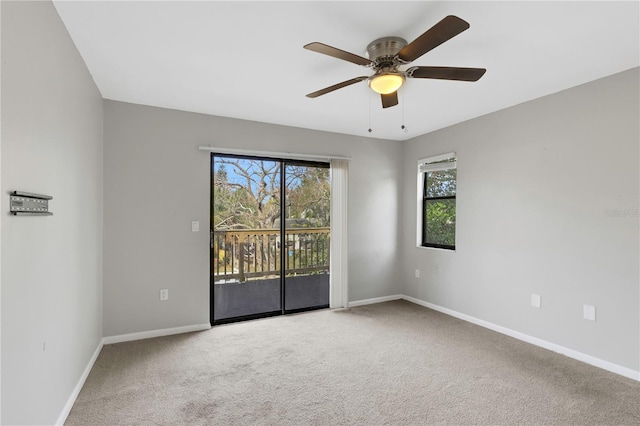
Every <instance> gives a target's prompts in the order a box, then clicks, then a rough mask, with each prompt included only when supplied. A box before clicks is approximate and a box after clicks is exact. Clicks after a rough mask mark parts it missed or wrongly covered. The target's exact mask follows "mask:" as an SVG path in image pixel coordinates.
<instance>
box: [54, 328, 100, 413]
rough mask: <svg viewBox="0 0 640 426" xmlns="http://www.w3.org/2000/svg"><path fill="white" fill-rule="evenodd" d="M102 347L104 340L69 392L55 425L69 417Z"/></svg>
mask: <svg viewBox="0 0 640 426" xmlns="http://www.w3.org/2000/svg"><path fill="white" fill-rule="evenodd" d="M103 346H104V339H102V340H100V343H98V347H97V348H96V350H95V351H94V352H93V356H92V357H91V359H90V360H89V363H88V364H87V367H86V368H85V369H84V371H83V372H82V376H80V380H78V383H77V384H76V387H75V388H73V392H71V395H69V399H67V403H66V404H65V405H64V407H63V408H62V412H61V413H60V415H59V416H58V420H57V421H56V425H63V424H64V422H65V421H66V420H67V417H68V416H69V413H70V412H71V409H72V408H73V404H75V402H76V398H78V395H80V391H81V390H82V387H83V386H84V382H85V381H86V380H87V377H89V373H91V369H93V364H95V363H96V360H97V359H98V355H100V351H101V350H102V347H103Z"/></svg>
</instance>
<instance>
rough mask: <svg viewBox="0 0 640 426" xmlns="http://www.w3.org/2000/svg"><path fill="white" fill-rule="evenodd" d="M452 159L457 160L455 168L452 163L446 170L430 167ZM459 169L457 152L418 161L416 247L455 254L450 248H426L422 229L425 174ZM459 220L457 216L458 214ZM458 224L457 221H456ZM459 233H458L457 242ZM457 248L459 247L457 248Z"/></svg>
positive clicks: (435, 166) (454, 163) (454, 164)
mask: <svg viewBox="0 0 640 426" xmlns="http://www.w3.org/2000/svg"><path fill="white" fill-rule="evenodd" d="M451 158H455V159H456V161H454V162H453V167H451V163H448V164H447V165H446V167H445V168H439V167H438V166H437V165H435V164H434V165H433V166H432V167H429V166H428V165H429V164H431V163H437V162H439V161H443V160H449V159H451ZM451 168H456V169H457V155H456V153H455V152H448V153H446V154H440V155H435V156H432V157H426V158H422V159H420V160H418V165H417V167H416V170H417V176H416V179H417V185H416V187H417V191H416V247H417V248H421V249H426V250H444V251H447V252H455V251H456V248H454V249H448V248H440V247H425V246H423V245H422V233H423V232H424V231H423V229H422V226H423V218H422V215H423V205H422V203H423V194H424V174H425V173H427V172H433V171H437V170H445V169H451ZM456 219H457V214H456ZM456 222H457V220H456ZM456 231H457V227H456ZM457 236H458V233H457V232H456V240H457V239H458V238H457ZM455 247H457V245H456V246H455Z"/></svg>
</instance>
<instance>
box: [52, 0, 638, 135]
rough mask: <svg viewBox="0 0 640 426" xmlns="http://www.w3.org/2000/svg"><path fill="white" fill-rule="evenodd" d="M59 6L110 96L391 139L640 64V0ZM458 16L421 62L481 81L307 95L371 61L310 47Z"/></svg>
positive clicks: (361, 45) (415, 31) (359, 44)
mask: <svg viewBox="0 0 640 426" xmlns="http://www.w3.org/2000/svg"><path fill="white" fill-rule="evenodd" d="M54 4H55V7H56V8H57V10H58V12H59V14H60V16H61V18H62V20H63V22H64V24H65V25H66V27H67V29H68V31H69V33H70V34H71V37H72V39H73V41H74V42H75V44H76V45H77V47H78V50H79V51H80V54H81V55H82V57H83V58H84V60H85V62H86V64H87V66H88V68H89V71H90V72H91V74H92V75H93V77H94V79H95V82H96V84H97V85H98V88H99V89H100V91H101V93H102V95H103V97H104V98H107V99H114V100H119V101H124V102H133V103H138V104H145V105H152V106H159V107H165V108H172V109H178V110H184V111H194V112H200V113H205V114H213V115H218V116H224V117H234V118H241V119H246V120H253V121H260V122H266V123H275V124H283V125H288V126H296V127H303V128H309V129H318V130H325V131H330V132H337V133H345V134H351V135H361V136H371V137H376V138H383V139H391V140H405V139H409V138H412V137H415V136H417V135H420V134H424V133H427V132H430V131H433V130H436V129H439V128H442V127H446V126H449V125H452V124H455V123H458V122H461V121H464V120H468V119H471V118H474V117H477V116H480V115H483V114H487V113H490V112H492V111H496V110H500V109H503V108H506V107H509V106H512V105H515V104H518V103H521V102H524V101H527V100H530V99H534V98H537V97H540V96H544V95H547V94H551V93H554V92H558V91H560V90H563V89H566V88H569V87H572V86H576V85H579V84H582V83H585V82H588V81H591V80H595V79H598V78H601V77H604V76H607V75H610V74H614V73H616V72H620V71H623V70H626V69H629V68H632V67H636V66H638V65H640V60H639V56H640V54H639V50H640V48H639V13H640V12H639V3H638V2H637V1H631V2H610V1H605V2H591V1H588V2H578V1H569V2H519V1H512V2H499V1H493V2H484V1H473V2H457V1H448V2H431V1H422V2H417V1H413V2H383V1H373V2H364V1H354V2H271V1H259V2H244V1H240V2H238V1H234V2H221V1H196V2H185V1H171V2H169V1H138V2H124V1H72V2H69V1H61V0H54ZM446 15H456V16H459V17H460V18H462V19H464V20H466V21H467V22H469V23H470V24H471V28H470V29H468V30H467V31H465V32H463V33H462V34H460V35H458V36H456V37H454V38H453V39H451V40H449V41H448V42H446V43H444V44H442V45H441V46H439V47H437V48H436V49H434V50H432V51H431V52H428V53H427V54H426V55H424V56H422V57H421V58H419V59H418V60H416V61H415V62H413V63H412V64H411V65H438V66H440V65H442V66H460V67H478V68H486V69H487V73H486V74H485V75H484V77H482V79H480V80H479V81H478V82H475V83H469V82H458V81H441V80H418V79H414V80H408V81H407V83H406V85H405V87H404V89H401V91H400V92H399V95H400V96H399V98H400V104H399V105H398V106H396V107H393V108H388V109H385V110H383V109H382V107H381V105H380V99H379V95H376V94H375V93H373V92H372V91H371V89H369V88H368V87H367V84H366V82H362V83H358V84H355V85H352V86H349V87H346V88H343V89H340V90H338V91H335V92H332V93H329V94H327V95H324V96H321V97H319V98H316V99H309V98H307V97H305V96H304V95H305V94H307V93H310V92H313V91H315V90H318V89H321V88H324V87H327V86H330V85H332V84H335V83H338V82H341V81H344V80H348V79H350V78H353V77H357V76H361V75H370V74H371V73H372V72H371V71H370V70H369V69H368V68H365V67H361V66H358V65H354V64H352V63H350V62H345V61H341V60H338V59H335V58H332V57H329V56H325V55H321V54H318V53H315V52H310V51H308V50H305V49H303V48H302V46H303V45H305V44H307V43H310V42H312V41H319V42H323V43H325V44H329V45H332V46H334V47H338V48H340V49H343V50H347V51H350V52H352V53H356V54H358V55H361V56H366V53H365V48H366V46H367V44H368V43H369V42H371V41H372V40H374V39H376V38H379V37H383V36H391V35H393V36H399V37H403V38H405V39H406V40H407V41H408V42H411V41H412V40H414V39H415V38H416V37H418V36H419V35H420V34H422V33H423V32H424V31H425V30H427V29H428V28H430V27H431V26H432V25H434V24H435V23H436V22H438V21H439V20H441V19H442V18H444V17H445V16H446ZM403 69H404V68H403ZM369 123H371V124H369ZM403 123H404V124H405V125H406V127H407V130H408V131H407V132H406V133H405V132H403V131H402V130H401V128H400V126H401V124H403ZM369 127H371V128H372V130H373V131H372V133H368V131H367V130H368V128H369Z"/></svg>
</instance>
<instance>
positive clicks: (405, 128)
mask: <svg viewBox="0 0 640 426" xmlns="http://www.w3.org/2000/svg"><path fill="white" fill-rule="evenodd" d="M401 90H402V124H401V125H400V129H402V130H404V132H405V133H408V132H409V129H407V126H405V125H404V104H405V99H404V86H403V87H402V89H401Z"/></svg>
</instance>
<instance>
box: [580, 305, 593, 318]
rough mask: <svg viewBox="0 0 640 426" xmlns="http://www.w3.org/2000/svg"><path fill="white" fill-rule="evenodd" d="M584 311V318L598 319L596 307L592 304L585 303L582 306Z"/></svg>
mask: <svg viewBox="0 0 640 426" xmlns="http://www.w3.org/2000/svg"><path fill="white" fill-rule="evenodd" d="M582 313H583V315H584V319H586V320H589V321H595V320H596V307H595V306H591V305H584V306H583V308H582Z"/></svg>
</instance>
